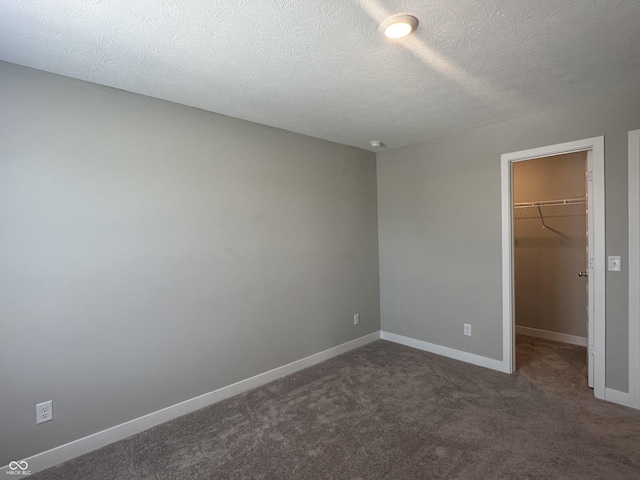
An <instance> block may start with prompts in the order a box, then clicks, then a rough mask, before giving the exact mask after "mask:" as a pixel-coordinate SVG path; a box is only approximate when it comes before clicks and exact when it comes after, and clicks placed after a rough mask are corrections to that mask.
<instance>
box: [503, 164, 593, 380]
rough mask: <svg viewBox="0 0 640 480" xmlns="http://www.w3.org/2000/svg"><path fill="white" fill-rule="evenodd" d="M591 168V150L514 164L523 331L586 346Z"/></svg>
mask: <svg viewBox="0 0 640 480" xmlns="http://www.w3.org/2000/svg"><path fill="white" fill-rule="evenodd" d="M586 171H587V153H586V152H577V153H570V154H565V155H557V156H551V157H544V158H538V159H534V160H527V161H521V162H515V163H514V165H513V188H514V191H513V198H514V205H513V219H514V221H513V225H514V228H513V232H514V234H513V235H514V238H513V242H514V278H515V315H516V333H517V334H519V335H527V336H530V337H537V338H541V339H545V340H546V341H548V340H551V341H556V342H564V343H570V344H574V345H579V346H582V347H586V345H587V343H588V323H587V322H588V313H587V312H588V311H587V305H588V283H587V282H588V281H589V279H588V276H587V274H588V270H587V245H588V241H587V239H588V237H587V235H588V233H587V225H588V222H587V182H586V176H585V175H586ZM542 345H544V342H542ZM517 348H518V342H516V349H517ZM540 348H543V347H540ZM533 354H534V355H535V352H533ZM584 355H585V362H584V363H585V368H584V371H581V372H578V374H579V375H586V374H587V368H586V366H587V357H586V348H585V350H584ZM517 368H518V366H517V365H516V369H517Z"/></svg>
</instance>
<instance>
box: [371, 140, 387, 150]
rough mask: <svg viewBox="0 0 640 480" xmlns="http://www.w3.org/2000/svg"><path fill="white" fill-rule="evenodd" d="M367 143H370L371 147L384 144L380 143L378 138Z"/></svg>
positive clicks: (378, 146)
mask: <svg viewBox="0 0 640 480" xmlns="http://www.w3.org/2000/svg"><path fill="white" fill-rule="evenodd" d="M369 145H371V146H372V147H373V148H380V147H382V146H383V145H384V143H382V142H381V141H380V140H372V141H370V142H369Z"/></svg>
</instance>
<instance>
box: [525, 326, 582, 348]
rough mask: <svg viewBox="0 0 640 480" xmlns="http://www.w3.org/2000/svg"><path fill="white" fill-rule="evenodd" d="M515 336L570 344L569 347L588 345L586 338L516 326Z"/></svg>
mask: <svg viewBox="0 0 640 480" xmlns="http://www.w3.org/2000/svg"><path fill="white" fill-rule="evenodd" d="M516 334H518V335H527V336H529V337H536V338H544V339H545V340H552V341H554V342H562V343H570V344H571V345H579V346H581V347H586V346H587V345H588V344H589V340H588V339H587V337H579V336H577V335H569V334H567V333H557V332H550V331H548V330H539V329H537V328H530V327H521V326H520V325H516Z"/></svg>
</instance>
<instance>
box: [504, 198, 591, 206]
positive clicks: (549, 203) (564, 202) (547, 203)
mask: <svg viewBox="0 0 640 480" xmlns="http://www.w3.org/2000/svg"><path fill="white" fill-rule="evenodd" d="M581 203H587V199H586V198H566V199H564V200H546V201H542V202H521V203H514V204H513V208H526V207H547V206H556V205H576V204H581Z"/></svg>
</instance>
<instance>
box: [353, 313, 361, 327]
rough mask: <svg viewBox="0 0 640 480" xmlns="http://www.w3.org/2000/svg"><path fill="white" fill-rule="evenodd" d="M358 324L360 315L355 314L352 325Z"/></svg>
mask: <svg viewBox="0 0 640 480" xmlns="http://www.w3.org/2000/svg"><path fill="white" fill-rule="evenodd" d="M359 323H360V314H359V313H356V314H355V315H354V316H353V324H354V325H358V324H359Z"/></svg>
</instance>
